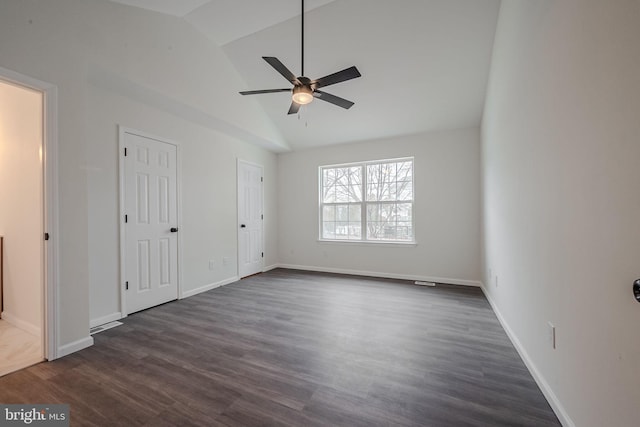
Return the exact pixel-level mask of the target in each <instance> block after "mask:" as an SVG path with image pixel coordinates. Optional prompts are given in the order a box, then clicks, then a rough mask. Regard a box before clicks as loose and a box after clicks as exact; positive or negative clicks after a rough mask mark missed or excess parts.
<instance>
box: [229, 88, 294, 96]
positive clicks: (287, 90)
mask: <svg viewBox="0 0 640 427" xmlns="http://www.w3.org/2000/svg"><path fill="white" fill-rule="evenodd" d="M276 92H291V89H264V90H245V91H242V92H240V95H259V94H261V93H276Z"/></svg>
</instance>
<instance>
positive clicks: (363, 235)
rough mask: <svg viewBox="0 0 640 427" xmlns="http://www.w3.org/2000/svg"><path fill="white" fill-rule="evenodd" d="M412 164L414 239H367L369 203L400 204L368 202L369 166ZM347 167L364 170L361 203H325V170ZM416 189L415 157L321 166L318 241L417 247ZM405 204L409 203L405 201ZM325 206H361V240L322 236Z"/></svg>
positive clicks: (380, 202)
mask: <svg viewBox="0 0 640 427" xmlns="http://www.w3.org/2000/svg"><path fill="white" fill-rule="evenodd" d="M408 161H410V162H411V165H412V166H411V187H412V196H413V197H412V199H411V202H410V203H411V230H412V239H411V240H384V239H380V240H377V239H376V240H372V239H368V238H367V203H378V204H385V203H398V201H397V200H395V201H378V202H367V200H366V191H367V185H368V182H367V166H369V165H376V164H384V163H399V162H408ZM347 167H361V168H362V197H361V200H360V201H359V202H334V203H325V202H324V201H323V193H324V191H323V189H324V186H323V173H322V172H323V170H324V169H332V168H347ZM415 194H416V188H415V159H414V157H400V158H393V159H380V160H368V161H362V162H352V163H339V164H332V165H321V166H319V167H318V241H319V242H327V243H340V244H343V243H347V244H374V245H416V227H415V202H416V196H415ZM405 203H407V202H406V201H405ZM325 205H359V206H360V226H361V233H360V239H328V238H324V237H323V235H322V231H323V229H322V225H323V207H324V206H325Z"/></svg>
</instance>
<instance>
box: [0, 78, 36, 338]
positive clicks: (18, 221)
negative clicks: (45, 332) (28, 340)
mask: <svg viewBox="0 0 640 427" xmlns="http://www.w3.org/2000/svg"><path fill="white" fill-rule="evenodd" d="M42 101H43V99H42V94H41V93H39V92H35V91H32V90H30V89H26V88H21V87H18V86H13V85H10V84H7V83H4V82H0V235H2V236H4V272H3V274H4V292H3V294H4V310H3V313H2V318H3V319H5V320H6V321H9V322H10V323H12V324H14V325H15V326H18V327H20V328H22V329H24V330H26V331H28V332H31V333H34V334H38V335H39V334H40V333H41V327H42V312H43V306H42V293H43V289H44V288H43V246H42V242H43V240H42V235H43V234H42V233H43V230H42V224H43V204H42V162H41V157H40V156H41V151H40V150H41V148H42V113H43V107H42Z"/></svg>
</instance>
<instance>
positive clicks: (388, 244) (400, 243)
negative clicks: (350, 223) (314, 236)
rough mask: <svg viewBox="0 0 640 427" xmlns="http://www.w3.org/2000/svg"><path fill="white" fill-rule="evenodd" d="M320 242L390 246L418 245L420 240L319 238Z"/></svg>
mask: <svg viewBox="0 0 640 427" xmlns="http://www.w3.org/2000/svg"><path fill="white" fill-rule="evenodd" d="M318 243H322V244H327V243H328V244H338V245H345V244H346V245H353V246H390V247H415V246H418V242H415V241H413V242H385V241H381V242H376V241H372V240H328V239H318Z"/></svg>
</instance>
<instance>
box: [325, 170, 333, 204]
mask: <svg viewBox="0 0 640 427" xmlns="http://www.w3.org/2000/svg"><path fill="white" fill-rule="evenodd" d="M322 201H323V202H324V203H333V202H335V201H336V170H335V169H323V170H322Z"/></svg>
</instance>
